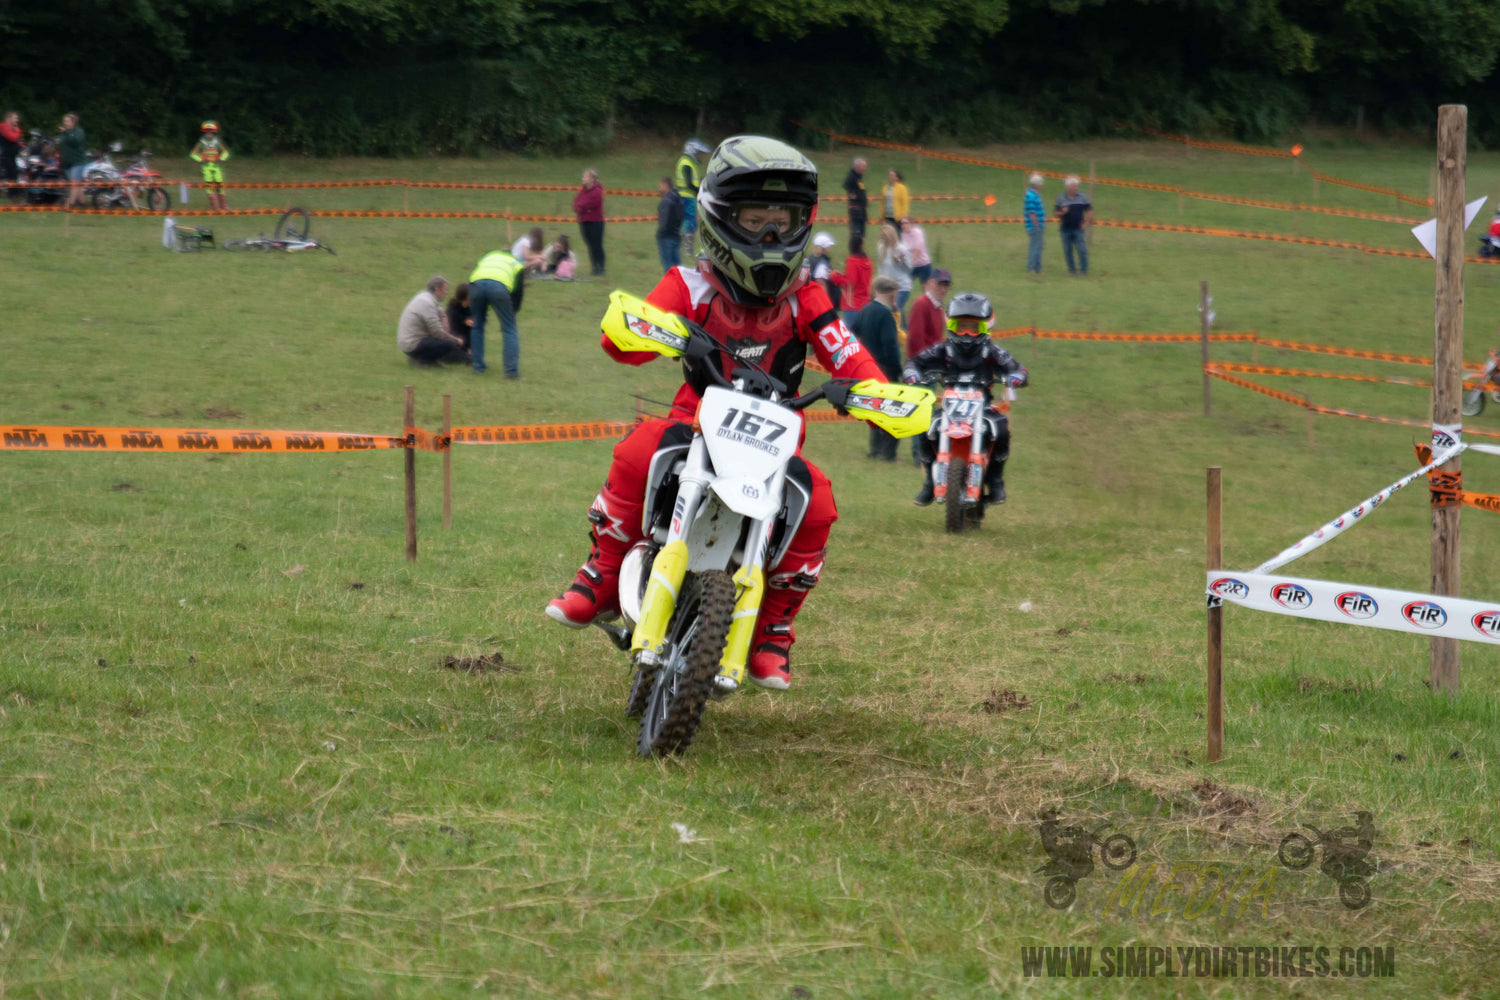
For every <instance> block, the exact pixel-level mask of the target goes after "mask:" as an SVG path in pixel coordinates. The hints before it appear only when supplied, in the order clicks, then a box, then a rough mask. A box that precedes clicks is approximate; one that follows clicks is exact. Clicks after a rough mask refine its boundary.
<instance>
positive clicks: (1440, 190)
mask: <svg viewBox="0 0 1500 1000" xmlns="http://www.w3.org/2000/svg"><path fill="white" fill-rule="evenodd" d="M1468 117H1469V109H1468V108H1466V107H1465V106H1464V105H1462V104H1444V105H1443V106H1442V107H1440V108H1438V130H1437V204H1436V206H1435V207H1436V209H1437V227H1438V231H1437V281H1436V287H1435V290H1434V296H1433V305H1434V308H1433V324H1432V325H1433V344H1432V422H1433V423H1434V424H1445V425H1448V426H1455V425H1457V424H1459V423H1460V422H1461V421H1462V419H1463V417H1462V415H1461V413H1460V410H1459V403H1460V401H1461V400H1462V398H1463V348H1464V169H1465V165H1466V159H1467V147H1468ZM1461 468H1462V463H1461V462H1460V461H1459V460H1458V459H1454V460H1453V461H1451V462H1449V463H1447V464H1446V465H1445V466H1443V471H1444V472H1459V471H1460V469H1461ZM1461 509H1462V508H1460V507H1459V506H1458V505H1457V504H1454V505H1453V506H1449V507H1438V508H1434V509H1433V511H1432V592H1433V593H1434V594H1438V595H1450V596H1451V595H1456V594H1457V593H1458V581H1459V574H1458V569H1459V567H1458V515H1459V511H1460V510H1461ZM1429 679H1430V681H1431V685H1432V690H1433V691H1449V692H1457V691H1458V640H1457V639H1447V638H1443V639H1436V638H1435V639H1433V640H1432V657H1431V661H1430V664H1429Z"/></svg>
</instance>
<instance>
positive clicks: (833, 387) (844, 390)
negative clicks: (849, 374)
mask: <svg viewBox="0 0 1500 1000" xmlns="http://www.w3.org/2000/svg"><path fill="white" fill-rule="evenodd" d="M853 386H854V383H853V382H851V381H849V380H848V379H842V378H836V379H829V380H828V381H827V382H824V383H823V398H824V399H826V400H828V402H829V403H830V404H831V405H832V406H833V408H834V409H835V410H837V411H838V412H839V415H840V416H843V417H847V416H848V415H849V410H848V406H849V390H850V389H851V388H853Z"/></svg>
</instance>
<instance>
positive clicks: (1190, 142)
mask: <svg viewBox="0 0 1500 1000" xmlns="http://www.w3.org/2000/svg"><path fill="white" fill-rule="evenodd" d="M1115 127H1116V128H1128V129H1134V130H1135V131H1137V132H1143V133H1145V134H1146V135H1154V136H1156V138H1158V139H1169V140H1171V141H1172V142H1180V143H1182V144H1183V145H1185V146H1197V147H1199V148H1201V149H1219V150H1223V151H1224V152H1227V153H1244V154H1246V155H1247V156H1274V157H1278V158H1281V159H1286V160H1290V159H1294V158H1296V157H1297V156H1300V155H1301V152H1302V147H1301V146H1298V147H1297V152H1295V153H1293V152H1288V151H1285V150H1280V149H1265V148H1262V147H1258V146H1236V145H1234V144H1232V143H1227V142H1204V141H1203V140H1202V139H1189V138H1188V137H1187V136H1185V135H1174V134H1173V133H1171V132H1158V131H1156V130H1155V129H1151V128H1146V127H1145V126H1144V125H1129V124H1126V123H1124V122H1115Z"/></svg>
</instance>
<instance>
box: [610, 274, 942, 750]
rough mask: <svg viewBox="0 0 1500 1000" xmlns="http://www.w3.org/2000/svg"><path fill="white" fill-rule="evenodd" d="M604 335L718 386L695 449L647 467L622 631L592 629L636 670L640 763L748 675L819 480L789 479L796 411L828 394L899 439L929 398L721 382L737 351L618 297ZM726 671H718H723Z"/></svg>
mask: <svg viewBox="0 0 1500 1000" xmlns="http://www.w3.org/2000/svg"><path fill="white" fill-rule="evenodd" d="M602 327H603V330H604V333H605V335H606V336H608V337H609V339H610V341H611V342H612V343H614V344H615V346H617V347H619V348H620V349H621V350H624V351H651V352H654V353H656V354H660V355H663V356H664V357H669V358H686V359H688V360H689V361H690V362H691V363H694V364H696V365H699V366H701V367H702V368H703V370H705V371H707V372H708V373H709V378H710V380H711V381H712V382H713V383H714V384H712V385H710V386H709V387H708V388H707V389H706V390H705V391H704V393H703V400H702V402H701V403H700V404H699V407H698V413H697V415H696V417H695V418H694V420H693V436H692V440H691V441H690V442H689V443H686V444H682V443H676V444H671V445H666V446H664V447H662V448H661V449H660V450H659V451H658V452H657V453H656V455H655V457H654V458H653V459H652V461H651V467H650V473H649V476H648V480H647V490H646V504H645V513H644V516H643V527H644V529H645V536H646V537H645V540H644V541H642V542H640V543H639V544H637V545H636V546H635V547H634V548H632V549H631V551H630V552H629V553H628V554H627V555H626V557H625V560H624V564H623V565H622V566H621V570H620V583H619V586H620V608H621V613H622V616H623V618H624V624H623V625H621V624H612V623H596V624H598V625H599V627H600V628H602V629H603V630H604V631H605V632H606V633H608V634H609V636H610V638H611V639H612V640H613V641H614V643H615V645H616V646H617V647H619V648H620V649H621V650H623V651H626V652H628V653H629V654H630V657H631V662H632V665H633V667H634V669H635V679H634V682H633V684H632V687H631V691H630V697H629V702H628V705H627V708H626V710H627V713H628V714H629V715H631V716H633V717H639V718H640V720H641V728H640V734H639V737H638V739H637V741H636V750H637V752H638V753H640V754H641V756H651V755H652V754H671V753H681V752H683V751H685V750H686V749H687V748H688V746H689V745H690V744H691V743H692V741H693V737H694V736H695V735H696V734H697V731H698V725H699V722H700V720H701V719H702V717H703V711H704V708H705V707H706V705H707V702H708V699H709V698H710V697H725V696H727V695H728V694H730V693H732V692H733V691H734V690H735V689H736V688H737V687H738V686H739V682H740V681H741V680H742V679H743V677H744V673H745V663H746V660H747V658H748V656H749V653H750V637H751V635H752V633H753V632H754V629H755V619H756V615H757V612H758V611H759V609H760V606H761V600H762V598H763V597H764V595H765V588H766V584H765V575H766V570H767V568H768V567H771V566H775V565H776V563H777V562H778V561H779V560H780V559H781V557H782V556H783V555H784V554H785V552H786V550H787V548H788V546H789V545H790V544H791V540H792V537H793V536H794V535H795V534H796V533H797V529H798V527H799V526H800V525H801V523H802V518H803V516H804V515H805V514H806V511H807V506H808V502H809V500H810V498H811V496H812V483H811V480H810V479H808V478H807V477H806V474H805V472H804V473H801V474H797V473H794V472H793V471H792V469H791V468H790V466H791V461H792V458H793V457H794V456H795V455H796V453H797V447H798V443H799V442H800V440H801V438H802V430H803V418H802V416H801V411H802V410H804V409H806V408H807V407H809V406H811V405H812V404H814V403H816V402H817V401H819V400H826V401H828V402H829V403H830V404H832V405H833V406H834V407H835V408H836V409H838V410H839V411H840V412H846V413H848V414H850V415H853V416H856V417H859V418H860V419H862V420H867V421H869V422H870V423H873V424H875V425H876V426H878V427H881V428H883V429H884V430H886V431H887V432H889V433H891V434H893V435H895V436H897V437H909V436H911V435H914V434H919V433H921V432H922V431H924V430H926V428H927V427H928V426H929V424H930V423H931V414H932V393H931V392H929V391H928V390H926V389H923V388H919V387H916V386H906V385H890V384H887V383H884V382H877V381H875V380H873V379H869V380H865V381H863V382H859V383H851V382H850V381H849V380H846V379H835V380H832V381H828V382H825V383H823V384H822V385H820V386H819V387H818V388H816V389H814V390H813V391H812V392H809V393H807V394H805V395H802V396H798V397H796V398H793V399H788V398H785V397H786V393H787V387H786V385H785V384H783V383H782V382H780V381H778V380H777V379H775V378H773V377H772V376H771V375H769V374H768V373H767V372H766V371H765V370H764V369H763V368H761V367H760V366H759V365H757V364H755V363H754V362H752V361H749V360H745V359H741V363H742V367H739V368H736V369H734V372H733V378H729V379H726V378H724V377H723V374H722V372H721V371H720V365H719V363H718V361H717V358H718V357H719V356H720V354H721V352H728V351H729V348H728V347H727V346H726V345H725V344H723V343H720V342H719V341H717V340H716V339H715V338H714V337H713V336H712V335H710V334H708V333H707V332H705V331H704V330H703V329H702V328H701V327H699V326H697V325H696V324H690V323H688V322H686V321H684V320H683V319H682V318H681V317H678V316H675V315H672V314H670V313H666V312H663V311H662V310H659V309H657V308H655V307H653V306H651V305H650V304H649V303H646V302H644V301H642V300H640V299H638V298H635V297H633V296H630V295H627V294H626V293H625V292H619V291H617V292H615V293H614V294H613V295H611V296H610V305H609V310H608V312H606V314H605V316H604V320H603V323H602ZM721 668H722V671H721Z"/></svg>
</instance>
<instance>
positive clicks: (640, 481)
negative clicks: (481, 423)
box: [547, 136, 885, 691]
mask: <svg viewBox="0 0 1500 1000" xmlns="http://www.w3.org/2000/svg"><path fill="white" fill-rule="evenodd" d="M698 205H699V228H700V232H701V234H702V239H703V251H704V254H705V258H704V259H702V260H700V261H698V262H697V263H696V266H681V267H674V268H672V269H671V270H670V271H668V272H667V273H666V275H665V276H663V278H662V279H661V281H660V282H659V283H658V284H657V286H656V288H655V290H654V291H652V292H651V294H650V295H648V296H647V301H648V302H650V303H651V304H652V305H654V306H656V307H657V308H659V309H663V310H665V311H667V312H670V313H676V314H678V315H681V316H684V317H686V318H687V319H689V320H691V321H693V322H695V323H698V324H699V325H701V326H702V327H703V328H704V329H705V330H707V331H708V332H709V333H710V334H711V335H713V337H714V338H716V339H717V340H718V341H719V342H721V343H723V344H726V345H727V346H728V348H729V351H730V352H732V355H726V354H724V353H723V352H720V353H719V354H717V355H716V360H713V361H710V362H709V363H714V364H719V365H721V366H722V370H723V374H724V376H725V377H726V378H727V377H730V375H731V374H732V371H733V369H734V368H736V367H740V366H742V365H743V364H744V363H745V362H754V363H756V364H758V365H759V366H760V367H762V368H763V369H765V370H766V371H767V372H769V373H770V375H771V376H772V377H773V378H776V379H779V380H780V381H782V382H784V383H785V384H786V386H787V393H788V395H796V394H797V386H798V384H799V383H800V382H801V379H802V371H803V364H804V362H805V360H806V356H807V348H808V346H809V345H811V347H812V349H813V352H814V354H816V355H817V358H818V360H819V361H821V362H822V363H823V365H824V366H825V367H826V368H828V369H829V370H830V371H831V372H833V375H834V377H835V378H852V379H867V378H869V379H875V380H877V381H881V382H883V381H885V377H884V375H882V374H881V371H880V366H879V365H877V364H876V363H875V361H874V359H873V358H872V357H871V356H870V354H869V353H868V352H867V351H865V350H864V349H863V348H862V347H861V346H860V343H859V341H858V340H856V339H855V338H854V336H853V334H851V333H850V332H849V330H848V328H847V327H845V326H844V322H843V320H842V319H841V318H840V317H839V314H838V313H837V312H836V311H835V310H834V308H833V304H832V303H831V302H830V301H829V300H828V295H827V293H826V292H824V291H823V289H822V288H821V287H819V286H818V285H817V284H816V283H815V282H809V281H808V280H807V270H806V268H804V267H803V254H804V252H805V251H806V249H807V242H808V236H809V235H810V234H811V232H812V223H813V219H814V218H815V217H816V215H817V205H818V170H817V167H815V166H813V164H812V161H810V160H809V159H808V158H807V157H805V156H803V155H802V154H801V153H800V152H798V151H797V150H796V149H793V148H792V147H791V146H788V145H787V144H786V143H783V142H779V141H777V140H775V139H770V138H765V137H763V136H735V137H734V138H730V139H725V140H724V141H723V142H722V143H721V144H720V145H719V148H718V149H716V150H715V151H714V154H713V156H712V157H711V158H710V159H709V162H708V166H707V168H706V170H705V172H704V177H703V183H702V186H701V187H700V189H699V193H698ZM601 343H602V345H603V347H604V350H605V353H607V354H609V355H610V356H611V357H612V358H614V359H615V360H616V361H620V362H622V363H624V364H630V365H639V364H644V363H646V362H647V361H650V360H652V359H653V358H656V357H657V356H658V355H656V354H653V353H649V352H626V351H621V350H619V349H618V348H616V347H615V346H614V345H613V344H612V343H610V341H609V339H608V338H607V337H605V338H601ZM684 368H685V369H686V372H685V374H686V378H687V382H686V384H684V385H683V386H682V388H681V389H679V390H678V391H677V396H676V398H675V399H674V400H673V404H672V412H671V414H670V416H669V417H668V418H666V419H653V420H645V421H643V422H641V423H639V424H637V425H636V427H635V429H634V430H632V431H631V432H630V434H629V435H627V436H626V438H625V439H624V440H623V441H621V442H620V443H619V444H618V445H616V446H615V450H614V461H613V463H612V464H611V465H610V468H609V473H608V475H607V476H606V477H605V480H604V487H603V489H601V490H600V491H599V495H598V497H596V498H595V500H594V503H593V506H592V507H590V508H589V521H590V522H591V523H592V525H593V528H592V529H591V531H590V537H591V539H592V541H593V547H592V548H591V550H590V552H589V557H588V561H587V562H585V563H584V564H583V567H582V568H581V569H580V570H579V571H578V575H577V576H576V577H575V578H574V580H573V583H572V585H571V586H569V587H568V589H567V590H566V591H565V592H564V593H563V594H562V596H561V597H558V598H556V599H555V600H553V601H552V602H551V603H550V604H548V605H547V615H548V617H550V618H552V619H553V620H554V621H557V622H560V623H562V624H563V625H566V626H568V627H570V628H583V627H585V626H587V625H589V624H591V623H593V622H594V621H604V620H608V619H611V618H614V617H615V616H616V615H618V614H619V609H620V604H619V600H618V587H619V575H620V563H621V561H622V560H623V559H624V557H625V554H626V552H628V551H629V549H630V547H631V546H632V545H634V544H635V543H636V542H637V541H639V540H640V539H642V538H643V537H644V530H643V527H642V524H641V520H642V514H643V508H644V506H645V493H646V478H647V474H648V472H649V469H650V466H651V457H652V455H654V454H655V453H656V451H657V449H658V447H660V446H662V445H663V444H666V445H671V444H674V443H680V444H686V443H687V442H688V441H690V440H691V439H692V429H691V427H690V426H689V424H690V422H691V421H692V420H693V417H694V415H695V414H696V413H697V409H698V403H699V401H700V400H701V398H702V391H703V389H704V387H705V385H706V379H705V378H703V377H702V376H700V375H695V374H694V372H693V371H692V370H691V369H690V368H688V366H686V365H685V366H684ZM788 474H789V476H791V477H792V478H794V479H796V478H799V477H800V478H801V480H802V481H803V482H804V483H805V484H806V488H808V489H809V490H810V492H811V499H810V501H809V504H808V509H807V514H806V516H805V517H804V518H803V521H802V526H801V527H800V528H799V529H798V530H797V534H796V535H795V536H793V538H792V542H791V545H790V547H789V548H788V549H787V552H786V555H785V556H784V557H783V558H782V560H781V562H780V563H778V564H777V565H776V566H772V567H769V568H768V579H767V587H766V597H765V601H764V603H763V604H762V605H761V609H760V616H759V618H758V619H757V621H756V626H755V633H754V636H753V637H752V638H751V641H750V653H751V655H750V662H749V672H750V679H751V680H752V681H753V682H755V683H756V684H758V685H760V686H761V687H766V688H775V689H777V690H785V689H786V688H787V687H789V686H790V684H791V673H790V664H789V656H790V652H791V648H792V643H793V642H794V641H795V639H796V635H795V633H794V632H793V630H792V621H793V620H794V619H795V618H796V617H797V612H798V610H800V609H801V607H802V602H803V601H804V600H806V598H807V594H808V591H810V590H811V589H812V588H813V586H814V585H816V584H817V582H818V576H819V574H820V573H822V571H823V555H824V552H825V550H826V547H827V544H828V532H829V529H830V528H832V527H833V522H834V521H835V520H837V518H838V510H837V508H836V507H835V506H834V502H833V488H832V486H831V485H830V483H829V481H828V477H827V476H825V475H823V473H822V472H821V471H819V469H818V468H817V467H816V466H815V465H813V464H812V463H811V462H808V461H806V460H805V459H803V458H802V457H801V453H800V449H799V453H798V456H797V457H796V458H794V459H793V460H792V465H791V468H790V469H789V470H788ZM716 685H717V686H718V688H719V690H721V691H724V690H733V689H734V687H735V686H736V680H735V679H734V678H731V677H727V676H720V677H719V678H717V679H716Z"/></svg>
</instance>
